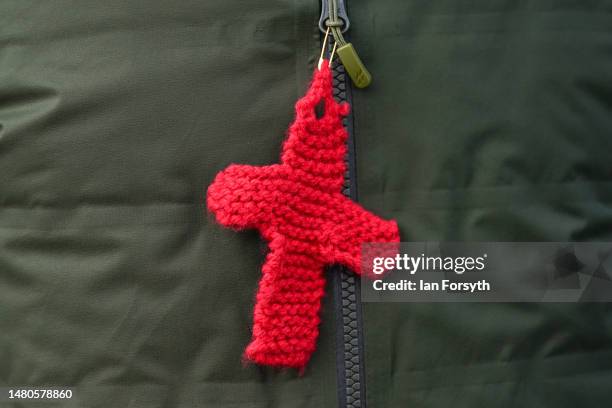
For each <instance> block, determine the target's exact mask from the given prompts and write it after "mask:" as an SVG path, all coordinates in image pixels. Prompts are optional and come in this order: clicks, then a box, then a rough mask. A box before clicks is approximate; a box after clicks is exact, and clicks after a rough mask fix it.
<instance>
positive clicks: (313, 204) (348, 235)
mask: <svg viewBox="0 0 612 408" xmlns="http://www.w3.org/2000/svg"><path fill="white" fill-rule="evenodd" d="M321 65H322V67H321V69H320V70H315V74H314V78H313V80H312V83H311V85H310V89H309V90H308V92H307V93H306V95H305V96H304V97H303V98H302V99H300V100H299V101H298V102H297V104H296V105H295V111H296V118H295V121H294V122H293V124H292V125H291V127H290V128H289V137H288V139H287V140H286V141H285V144H284V146H283V152H282V156H281V164H273V165H270V166H263V167H255V166H248V165H236V164H233V165H230V166H229V167H228V168H226V169H225V170H223V171H222V172H220V173H219V174H218V175H217V177H216V178H215V180H214V182H213V183H212V184H211V185H210V187H209V188H208V194H207V201H208V209H209V210H210V211H211V212H212V213H214V214H215V216H216V218H217V220H218V221H219V223H221V224H223V225H225V226H228V227H232V228H235V229H243V228H257V229H258V230H259V231H260V233H261V235H262V236H263V237H264V239H266V240H267V241H268V243H269V247H270V252H269V254H268V256H267V257H266V261H265V263H264V265H263V268H262V272H263V276H262V278H261V281H260V283H259V292H258V293H257V297H256V304H255V313H254V326H253V338H252V341H251V343H250V344H249V345H248V347H247V348H246V351H245V356H246V358H247V359H248V360H251V361H254V362H256V363H258V364H263V365H269V366H277V367H295V368H298V369H303V368H304V367H305V365H306V363H307V362H308V360H309V359H310V356H311V354H312V352H313V351H314V350H315V348H316V339H317V336H318V332H319V329H318V326H319V321H320V318H319V312H320V308H321V298H322V296H323V294H324V286H325V277H324V266H325V265H328V264H334V263H340V264H344V265H346V266H348V267H349V268H351V269H352V270H353V271H355V272H357V273H360V271H361V265H360V258H361V244H362V243H365V242H399V232H398V228H397V224H396V223H395V221H385V220H382V219H380V218H378V217H377V216H375V215H373V214H371V213H369V212H367V211H366V210H364V209H363V208H362V207H361V206H359V205H357V204H356V203H354V202H353V201H351V200H350V199H348V198H347V197H345V196H344V195H343V194H342V192H341V191H342V186H343V183H344V174H345V170H346V165H345V162H344V158H345V154H346V139H347V132H346V129H345V128H344V126H343V124H342V117H343V116H346V115H347V114H348V111H349V106H348V104H346V103H343V104H338V103H337V102H336V101H335V100H334V98H333V92H332V74H331V70H330V69H329V68H328V64H327V62H324V63H323V64H321ZM320 102H323V104H324V105H323V108H324V113H323V115H322V117H320V118H318V117H317V115H316V113H315V110H316V107H317V105H318V104H319V103H320Z"/></svg>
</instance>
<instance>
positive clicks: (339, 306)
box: [329, 44, 365, 408]
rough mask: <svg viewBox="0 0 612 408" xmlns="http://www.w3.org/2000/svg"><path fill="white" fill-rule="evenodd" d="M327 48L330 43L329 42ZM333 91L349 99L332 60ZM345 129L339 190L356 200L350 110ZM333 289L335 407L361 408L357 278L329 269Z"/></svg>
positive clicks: (343, 75)
mask: <svg viewBox="0 0 612 408" xmlns="http://www.w3.org/2000/svg"><path fill="white" fill-rule="evenodd" d="M329 46H330V49H331V46H332V44H330V45H329ZM332 72H333V91H334V97H335V98H336V100H337V101H338V102H350V99H351V95H350V84H349V83H348V80H347V74H346V72H345V70H344V66H343V65H342V64H341V63H340V62H339V61H337V60H336V61H335V62H334V63H333V64H332ZM344 126H345V127H346V128H347V131H348V135H349V136H348V141H347V143H348V146H347V147H348V148H347V155H346V157H345V163H346V173H345V175H344V186H343V189H342V192H343V194H344V195H346V196H347V197H350V198H351V199H353V200H356V199H357V190H356V183H355V174H354V172H355V163H354V138H353V116H352V113H351V114H349V115H348V116H347V117H345V118H344ZM332 273H333V275H334V284H335V292H336V296H335V299H336V316H337V317H336V321H337V336H338V341H337V344H338V350H337V362H338V384H339V388H340V389H339V391H340V392H339V401H338V402H339V406H340V407H348V408H365V387H364V382H363V372H364V371H363V351H362V350H363V347H362V344H363V335H362V321H361V303H360V298H361V296H360V286H359V285H360V283H361V282H360V280H359V279H357V278H356V277H355V275H354V274H353V273H352V272H351V271H349V270H347V269H346V268H344V267H341V266H338V267H335V268H334V270H333V271H332Z"/></svg>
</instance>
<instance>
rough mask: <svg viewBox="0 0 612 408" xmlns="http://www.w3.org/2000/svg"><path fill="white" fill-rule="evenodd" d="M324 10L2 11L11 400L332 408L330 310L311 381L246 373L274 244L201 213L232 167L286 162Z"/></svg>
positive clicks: (2, 379)
mask: <svg viewBox="0 0 612 408" xmlns="http://www.w3.org/2000/svg"><path fill="white" fill-rule="evenodd" d="M317 14H318V4H317V3H315V2H299V3H296V2H293V1H268V0H265V1H263V0H262V1H249V2H240V3H238V2H231V1H225V0H218V1H181V2H173V1H161V0H160V1H126V0H123V1H77V2H74V1H49V2H38V1H25V0H15V1H3V2H2V3H1V4H0V125H1V133H0V180H1V181H0V204H1V209H0V386H15V387H16V386H26V385H29V386H34V385H58V386H72V387H75V391H74V396H75V397H74V399H73V400H72V401H70V402H66V403H65V404H61V406H66V407H68V406H69V407H73V406H74V407H105V408H107V407H127V406H129V407H134V408H140V407H143V408H144V407H147V408H153V407H190V408H191V407H200V406H201V407H232V408H235V407H313V406H335V405H336V391H335V384H336V380H335V338H334V337H333V336H334V334H333V332H332V331H331V328H330V325H329V322H331V320H332V319H333V316H332V314H331V311H332V310H333V308H330V307H326V310H327V311H328V312H327V313H326V315H325V323H324V326H323V328H322V335H321V341H320V342H319V349H318V351H317V353H316V354H315V356H314V358H313V361H312V364H311V365H310V366H309V368H308V370H307V372H306V373H305V374H304V376H303V377H302V378H300V377H299V376H298V374H297V373H296V372H294V371H287V372H281V373H275V372H274V371H273V370H268V369H261V368H258V367H256V366H252V365H251V366H246V367H245V366H243V364H242V361H241V354H242V351H243V349H244V347H245V346H246V344H247V343H248V341H249V339H250V328H251V320H252V306H253V301H254V294H255V289H256V286H257V281H258V278H259V276H260V267H261V263H262V261H263V257H264V254H265V246H264V245H262V244H261V242H260V240H259V238H258V236H257V234H256V233H254V232H247V233H240V234H238V233H235V232H232V231H228V230H224V229H222V228H220V227H218V226H217V225H215V224H214V222H213V220H212V219H211V218H210V217H207V216H206V214H205V213H204V207H203V205H202V199H203V193H204V190H205V187H206V186H207V185H208V184H209V183H210V182H211V180H212V178H213V177H214V175H215V173H216V172H217V171H219V170H221V169H222V168H224V167H225V166H227V165H228V164H229V163H231V162H242V163H253V164H264V163H271V162H273V161H275V160H278V154H279V151H280V145H281V141H282V140H283V138H284V135H285V131H286V128H287V126H288V124H289V122H290V121H291V119H292V116H293V104H294V102H295V100H296V99H297V98H298V97H299V96H300V94H301V93H302V92H303V91H304V90H305V88H306V85H307V82H308V80H309V79H310V78H309V77H310V72H311V69H312V66H313V61H314V59H315V55H316V53H317V49H318V47H319V32H318V29H317V27H316V19H317ZM329 300H330V299H329V298H327V299H326V302H328V301H329ZM0 406H11V407H12V406H19V407H23V406H29V405H28V404H25V403H22V404H17V403H15V404H9V403H6V402H5V403H4V405H3V403H1V402H0Z"/></svg>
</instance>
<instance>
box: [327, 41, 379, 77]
mask: <svg viewBox="0 0 612 408" xmlns="http://www.w3.org/2000/svg"><path fill="white" fill-rule="evenodd" d="M336 53H337V54H338V57H339V58H340V61H342V65H344V69H345V70H346V72H347V73H348V74H349V76H350V77H351V79H352V80H353V83H354V84H355V86H356V87H357V88H365V87H366V86H368V85H370V83H371V82H372V75H370V72H369V71H368V69H367V68H366V67H365V65H363V62H361V58H359V55H357V51H355V47H353V44H351V43H346V44H344V45H341V46H340V47H338V48H337V49H336Z"/></svg>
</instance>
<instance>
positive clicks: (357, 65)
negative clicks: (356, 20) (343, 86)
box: [319, 0, 372, 88]
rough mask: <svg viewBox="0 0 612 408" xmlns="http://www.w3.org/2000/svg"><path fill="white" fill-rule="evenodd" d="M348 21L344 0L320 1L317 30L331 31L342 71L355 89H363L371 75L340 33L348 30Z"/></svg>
mask: <svg viewBox="0 0 612 408" xmlns="http://www.w3.org/2000/svg"><path fill="white" fill-rule="evenodd" d="M349 25H350V21H349V18H348V14H347V13H346V6H345V4H344V0H321V18H319V29H320V30H321V31H322V32H323V33H325V32H327V30H328V29H330V30H331V33H332V35H333V36H334V41H335V45H337V47H338V48H337V50H336V52H337V53H338V57H339V58H340V62H342V65H344V69H345V70H346V72H347V73H348V75H349V77H351V79H352V80H353V83H354V84H355V86H356V87H357V88H365V87H367V86H368V85H370V83H371V82H372V75H370V72H369V71H368V69H367V68H366V67H365V65H364V64H363V62H362V61H361V58H359V55H358V54H357V51H356V50H355V47H353V44H351V43H347V42H346V40H345V39H344V36H343V35H342V33H344V32H346V31H347V30H348V28H349Z"/></svg>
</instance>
